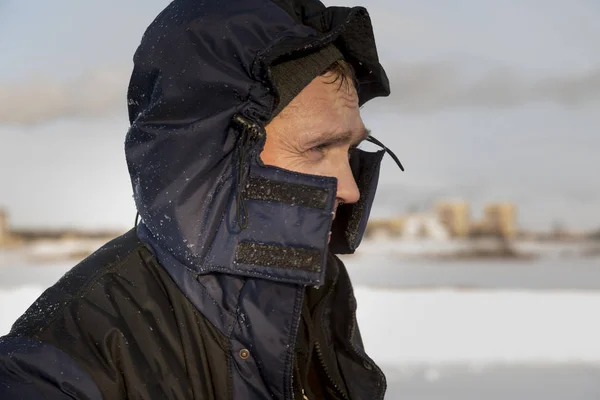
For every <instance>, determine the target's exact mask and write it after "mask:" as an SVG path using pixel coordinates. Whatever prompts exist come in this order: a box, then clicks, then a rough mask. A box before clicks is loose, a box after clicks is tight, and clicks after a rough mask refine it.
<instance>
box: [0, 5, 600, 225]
mask: <svg viewBox="0 0 600 400" xmlns="http://www.w3.org/2000/svg"><path fill="white" fill-rule="evenodd" d="M349 1H350V2H345V3H344V2H341V1H340V2H339V3H335V4H334V3H332V2H326V4H328V5H363V6H365V7H367V9H368V10H369V12H370V14H371V17H372V20H373V25H374V30H375V36H376V41H377V45H378V52H379V55H380V59H381V62H382V64H383V65H384V67H385V68H386V71H387V73H388V75H389V77H390V81H391V84H392V95H391V96H390V97H388V98H385V99H375V100H373V101H372V102H370V103H368V104H367V105H365V107H364V108H363V118H364V120H365V122H366V124H367V125H368V126H369V128H371V130H372V132H373V134H374V135H375V136H376V137H378V138H379V139H380V140H382V141H383V142H384V143H386V144H387V145H388V147H390V148H392V149H393V150H394V151H395V152H396V154H397V155H398V156H399V157H400V159H401V160H402V162H403V164H404V165H405V167H406V172H404V173H401V172H400V171H399V170H398V169H397V168H395V167H394V164H393V162H392V161H391V160H390V159H387V160H386V161H385V162H384V164H383V170H382V175H381V182H380V189H379V190H380V192H379V195H378V197H377V199H376V203H375V207H374V210H373V214H374V215H375V216H391V215H394V214H398V213H402V212H405V211H406V210H407V209H415V208H416V209H427V208H429V207H430V206H431V205H432V203H433V202H435V201H436V200H442V199H465V200H468V201H471V202H472V208H473V216H474V217H476V218H477V217H479V215H480V214H481V208H482V206H483V204H484V203H485V202H489V201H514V202H516V203H517V205H518V206H519V223H520V224H521V226H523V227H524V228H527V229H536V230H541V229H549V228H551V227H552V226H554V225H555V224H557V223H561V224H563V225H565V226H567V227H569V228H572V229H584V230H588V229H596V228H598V227H600V183H599V182H598V179H597V175H598V174H597V172H596V171H598V170H599V168H598V166H597V164H598V162H597V161H596V158H597V157H596V154H597V152H598V149H600V52H598V50H597V49H598V48H600V24H598V23H597V21H598V20H599V19H600V2H597V1H595V0H569V1H567V0H562V1H558V0H545V1H542V0H504V1H501V2H499V1H492V0H456V1H453V2H447V1H442V0H423V1H420V2H415V1H403V0H395V1H392V0H365V1H364V2H357V1H356V0H349ZM352 2H354V3H352ZM166 5H167V1H161V0H144V1H142V0H119V1H117V0H103V1H101V2H100V1H94V0H89V1H85V2H82V1H79V0H77V1H76V0H55V1H53V2H47V1H42V0H0V54H2V59H1V60H0V207H5V208H6V209H7V210H8V211H9V212H10V216H11V222H12V223H13V224H14V225H16V226H18V227H57V226H61V227H103V228H118V229H122V228H127V227H129V226H132V224H133V219H134V217H135V209H134V205H133V201H132V197H131V186H130V183H129V177H128V175H127V168H126V165H125V158H124V154H123V141H124V137H125V133H126V130H127V126H128V122H127V115H126V89H127V81H128V77H129V74H130V72H131V68H132V61H131V60H132V55H133V52H134V51H135V48H136V46H137V44H138V43H139V40H140V38H141V35H142V33H143V31H144V29H145V27H146V26H147V25H148V24H149V23H150V22H151V21H152V19H153V18H154V17H155V16H156V14H158V12H160V10H162V8H164V7H165V6H166Z"/></svg>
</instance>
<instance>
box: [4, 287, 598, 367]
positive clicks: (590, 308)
mask: <svg viewBox="0 0 600 400" xmlns="http://www.w3.org/2000/svg"><path fill="white" fill-rule="evenodd" d="M41 291H42V287H40V286H31V285H24V286H19V287H15V288H14V289H10V290H2V291H0V304H2V310H1V312H0V335H1V334H5V333H7V332H8V330H9V329H10V326H11V324H12V322H13V321H14V320H15V319H16V318H17V317H18V316H19V315H20V314H21V313H22V312H24V311H25V310H26V308H27V307H28V306H29V304H31V303H32V302H33V301H34V300H35V299H36V297H37V296H38V295H39V294H40V293H41ZM356 297H357V300H358V304H359V309H358V318H359V321H360V326H361V330H362V334H363V339H364V342H365V346H366V347H367V350H368V352H369V354H370V355H371V356H372V357H373V358H374V359H375V360H376V361H378V362H380V363H382V364H386V365H422V364H435V365H439V364H457V363H460V364H465V363H466V364H477V365H481V364H493V363H511V364H515V363H598V364H599V365H600V340H598V338H600V319H599V318H597V314H598V310H600V292H598V293H597V292H589V293H585V292H516V291H457V290H415V291H410V290H408V291H393V290H377V289H370V288H366V287H357V288H356Z"/></svg>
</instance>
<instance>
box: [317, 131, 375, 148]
mask: <svg viewBox="0 0 600 400" xmlns="http://www.w3.org/2000/svg"><path fill="white" fill-rule="evenodd" d="M370 135H371V131H370V130H369V129H367V128H364V129H363V130H362V132H361V134H360V136H359V137H357V138H356V139H354V136H355V135H354V134H353V133H352V132H350V131H345V132H339V133H335V134H330V133H323V134H322V135H319V136H317V137H315V138H313V139H312V140H311V141H310V142H309V143H308V146H307V147H313V146H337V145H342V144H350V145H351V146H358V145H359V144H360V143H361V142H362V141H364V140H366V139H367V138H368V137H369V136H370ZM353 139H354V140H353Z"/></svg>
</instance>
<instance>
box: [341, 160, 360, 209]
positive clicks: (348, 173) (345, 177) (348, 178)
mask: <svg viewBox="0 0 600 400" xmlns="http://www.w3.org/2000/svg"><path fill="white" fill-rule="evenodd" d="M337 178H338V186H337V198H338V199H339V201H342V202H343V203H346V204H353V203H356V202H357V201H358V199H359V198H360V191H359V190H358V186H357V185H356V180H354V174H352V170H351V169H350V165H349V164H346V166H345V167H344V168H342V170H341V171H340V173H339V174H338V177H337Z"/></svg>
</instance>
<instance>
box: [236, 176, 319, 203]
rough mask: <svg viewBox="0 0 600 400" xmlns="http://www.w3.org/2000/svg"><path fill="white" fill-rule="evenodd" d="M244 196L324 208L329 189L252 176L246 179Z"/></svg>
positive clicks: (251, 198)
mask: <svg viewBox="0 0 600 400" xmlns="http://www.w3.org/2000/svg"><path fill="white" fill-rule="evenodd" d="M244 197H245V198H246V199H248V200H262V201H277V202H280V203H285V204H290V205H295V206H301V207H310V208H317V209H321V210H324V209H325V208H326V207H327V198H328V197H329V190H328V189H325V188H317V187H314V186H308V185H300V184H297V183H284V182H277V181H273V180H270V179H265V178H257V177H252V178H250V179H249V180H248V184H247V185H246V189H245V190H244Z"/></svg>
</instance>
